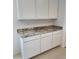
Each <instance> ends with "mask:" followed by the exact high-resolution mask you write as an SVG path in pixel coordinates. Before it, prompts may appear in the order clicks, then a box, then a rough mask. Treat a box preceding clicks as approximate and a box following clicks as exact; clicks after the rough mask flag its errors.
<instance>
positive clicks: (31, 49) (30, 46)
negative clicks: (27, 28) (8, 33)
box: [24, 39, 40, 59]
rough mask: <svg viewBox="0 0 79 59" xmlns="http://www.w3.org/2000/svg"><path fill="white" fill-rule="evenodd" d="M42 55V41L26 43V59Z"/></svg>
mask: <svg viewBox="0 0 79 59" xmlns="http://www.w3.org/2000/svg"><path fill="white" fill-rule="evenodd" d="M39 53H40V39H36V40H32V41H29V42H26V43H24V59H28V58H30V57H33V56H35V55H37V54H39Z"/></svg>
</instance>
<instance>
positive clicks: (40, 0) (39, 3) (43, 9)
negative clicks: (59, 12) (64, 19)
mask: <svg viewBox="0 0 79 59" xmlns="http://www.w3.org/2000/svg"><path fill="white" fill-rule="evenodd" d="M36 10H37V18H38V19H48V0H36Z"/></svg>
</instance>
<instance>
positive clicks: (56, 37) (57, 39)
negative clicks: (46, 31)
mask: <svg viewBox="0 0 79 59" xmlns="http://www.w3.org/2000/svg"><path fill="white" fill-rule="evenodd" d="M61 40H62V30H60V31H55V32H53V39H52V47H56V46H58V45H60V44H61Z"/></svg>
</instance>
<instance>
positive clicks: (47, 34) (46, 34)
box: [40, 32, 52, 38]
mask: <svg viewBox="0 0 79 59" xmlns="http://www.w3.org/2000/svg"><path fill="white" fill-rule="evenodd" d="M50 35H52V32H50V33H45V34H42V35H40V36H41V38H42V37H46V36H50Z"/></svg>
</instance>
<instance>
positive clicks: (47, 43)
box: [41, 35, 52, 52]
mask: <svg viewBox="0 0 79 59" xmlns="http://www.w3.org/2000/svg"><path fill="white" fill-rule="evenodd" d="M51 41H52V36H51V35H50V36H47V37H44V38H41V52H44V51H46V50H49V49H51V48H52V46H51Z"/></svg>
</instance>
